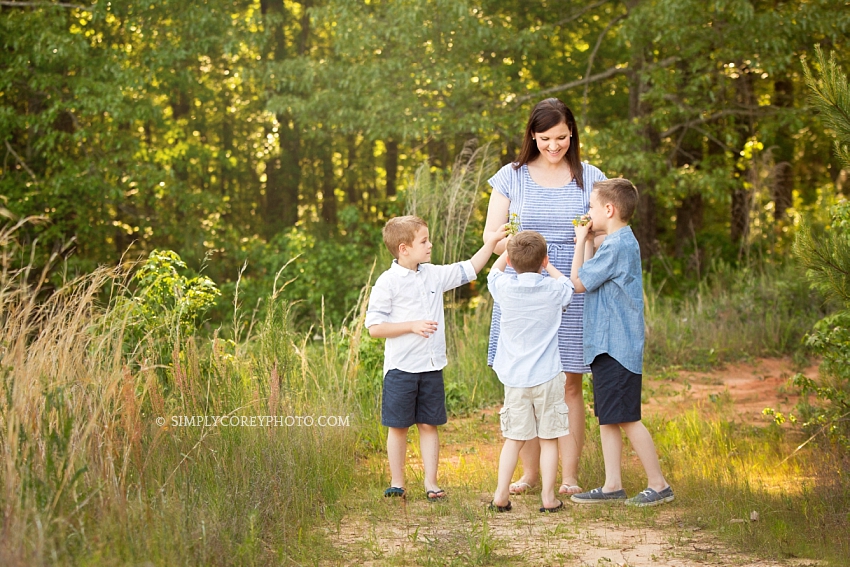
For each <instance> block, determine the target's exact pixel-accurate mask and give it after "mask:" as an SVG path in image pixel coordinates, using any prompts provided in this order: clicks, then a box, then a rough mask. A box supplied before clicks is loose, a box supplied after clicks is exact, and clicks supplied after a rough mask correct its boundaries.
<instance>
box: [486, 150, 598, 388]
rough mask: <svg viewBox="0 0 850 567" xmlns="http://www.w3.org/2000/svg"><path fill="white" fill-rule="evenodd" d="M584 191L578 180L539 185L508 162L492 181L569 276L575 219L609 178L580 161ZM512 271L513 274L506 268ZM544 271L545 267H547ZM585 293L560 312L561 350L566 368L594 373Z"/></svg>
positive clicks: (495, 332)
mask: <svg viewBox="0 0 850 567" xmlns="http://www.w3.org/2000/svg"><path fill="white" fill-rule="evenodd" d="M581 165H582V174H583V176H584V190H582V189H581V188H579V186H578V184H577V183H576V182H575V179H573V180H571V181H570V182H569V184H567V185H566V186H564V187H557V188H551V187H541V186H540V185H538V184H537V183H535V182H534V180H533V179H532V178H531V175H530V174H529V173H528V166H526V165H523V166H522V167H521V168H519V169H514V168H513V164H510V163H509V164H507V165H506V166H504V167H503V168H502V169H500V170H499V172H498V173H496V175H494V176H493V177H491V178H490V180H489V181H488V182H489V183H490V186H491V187H492V188H493V190H494V191H498V192H499V193H501V194H502V195H504V196H505V197H507V198H508V199H510V200H511V206H510V212H511V213H516V214H517V219H518V220H519V223H520V228H521V229H522V230H535V231H537V232H539V233H540V234H542V235H543V237H544V238H545V239H546V242H547V243H548V245H549V246H548V248H549V261H550V262H552V263H553V264H554V265H555V267H556V268H558V270H560V271H561V272H562V273H563V274H564V275H566V276H569V275H570V267H571V266H572V263H573V252H574V251H575V229H574V228H573V219H574V218H576V217H578V216H580V215H583V214H585V213H587V210H588V208H589V207H590V191H591V189H593V184H594V183H596V182H597V181H602V180H603V179H606V177H605V175H604V174H603V173H602V172H601V171H599V169H598V168H596V167H594V166H592V165H589V164H587V163H582V164H581ZM506 271H507V272H508V273H514V272H513V270H512V269H511V268H510V267H508V268H507V269H506ZM544 273H545V272H544ZM583 311H584V294H582V293H577V294H575V295H574V296H573V301H572V303H570V306H569V307H568V308H567V310H566V311H565V312H564V313H563V315H562V316H561V328H560V329H559V330H558V348H559V349H560V351H561V364H562V369H563V371H564V372H572V373H575V374H583V373H586V372H590V367H588V366H585V364H584V353H583V347H582V313H583ZM500 319H501V310H500V309H499V304H498V303H494V305H493V319H492V322H491V325H490V346H489V349H488V352H487V364H489V365H490V366H492V365H493V359H494V358H495V356H496V345H497V343H498V342H499V321H500Z"/></svg>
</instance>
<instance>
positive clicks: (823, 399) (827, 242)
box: [794, 49, 850, 451]
mask: <svg viewBox="0 0 850 567" xmlns="http://www.w3.org/2000/svg"><path fill="white" fill-rule="evenodd" d="M816 56H817V57H816V59H817V63H818V65H819V67H820V70H821V75H820V77H818V78H815V77H814V76H813V75H812V73H811V72H810V71H809V69H808V68H806V82H807V84H808V85H809V87H810V89H811V90H812V100H813V102H814V104H815V106H816V107H817V108H818V109H820V110H821V112H822V113H823V114H824V115H825V119H826V121H827V122H828V123H829V124H830V126H831V127H832V128H833V130H834V132H835V136H836V153H837V154H838V156H839V157H840V158H841V159H842V160H843V161H844V163H845V165H850V159H848V157H850V156H848V153H847V152H848V149H847V144H848V143H850V85H848V83H847V75H846V74H844V73H843V72H842V71H841V69H840V68H839V67H838V64H837V62H836V58H835V56H834V55H832V56H830V59H829V60H828V61H827V60H826V59H825V57H824V56H823V53H822V52H821V51H820V50H819V49H818V50H817V51H816ZM830 216H831V222H830V223H829V225H827V226H826V227H824V228H823V229H818V228H816V227H813V226H811V224H810V223H806V224H805V225H804V226H803V227H802V228H801V230H800V231H799V232H798V234H797V241H796V243H795V250H794V251H795V254H796V256H797V258H798V259H799V261H800V263H801V264H803V266H805V267H806V270H807V275H808V277H809V279H810V280H811V282H812V286H813V287H816V288H818V289H820V290H821V291H822V292H823V293H824V294H826V295H827V296H829V297H831V298H834V299H836V300H837V302H838V303H839V304H840V306H841V310H840V311H839V312H837V313H835V314H834V315H832V316H830V317H827V318H825V319H823V320H821V321H820V322H818V324H817V325H815V327H814V329H813V331H812V332H811V333H810V334H809V335H808V337H807V338H806V345H807V346H808V347H809V348H810V349H812V351H813V352H814V353H815V354H817V355H819V356H821V357H822V363H821V376H822V379H821V381H820V382H815V381H814V380H811V379H808V378H805V377H803V376H797V378H796V379H795V382H796V384H797V385H798V386H799V387H800V389H801V391H802V392H803V393H804V394H814V395H815V397H816V400H817V401H816V403H815V404H813V405H809V404H808V403H805V402H804V403H802V404H801V407H800V411H801V414H802V415H803V417H804V418H805V420H806V421H805V423H804V427H806V428H807V429H808V431H809V432H810V433H813V434H814V435H817V434H818V433H821V432H825V433H826V434H827V436H828V437H829V438H830V439H832V440H835V441H837V442H838V443H839V444H840V445H841V446H843V448H844V450H845V451H850V231H848V227H850V203H848V202H847V201H842V202H840V203H838V204H837V205H836V206H834V207H833V208H832V209H831V211H830Z"/></svg>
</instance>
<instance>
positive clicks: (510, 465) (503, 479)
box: [493, 438, 536, 506]
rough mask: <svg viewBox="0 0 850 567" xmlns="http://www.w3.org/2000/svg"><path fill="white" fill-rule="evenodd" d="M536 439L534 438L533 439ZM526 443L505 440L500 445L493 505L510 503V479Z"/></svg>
mask: <svg viewBox="0 0 850 567" xmlns="http://www.w3.org/2000/svg"><path fill="white" fill-rule="evenodd" d="M535 439H536V438H535ZM528 443H529V442H528V441H517V440H515V439H505V444H504V445H502V453H501V454H500V455H499V480H498V484H497V485H496V492H494V493H493V504H494V505H495V506H507V505H508V502H509V501H510V497H511V495H510V486H511V477H512V476H513V475H514V469H516V462H517V458H518V457H519V455H520V454H521V450H522V449H523V448H524V447H527V446H528Z"/></svg>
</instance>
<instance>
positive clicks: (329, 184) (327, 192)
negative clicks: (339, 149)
mask: <svg viewBox="0 0 850 567" xmlns="http://www.w3.org/2000/svg"><path fill="white" fill-rule="evenodd" d="M331 147H332V146H331V144H330V141H328V143H326V144H322V148H323V150H322V220H323V221H325V223H326V224H327V225H328V227H329V229H330V230H331V231H332V232H336V223H337V215H336V211H337V206H336V194H335V193H334V188H335V187H336V179H335V178H334V163H333V150H332V149H331Z"/></svg>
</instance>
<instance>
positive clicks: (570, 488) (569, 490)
mask: <svg viewBox="0 0 850 567" xmlns="http://www.w3.org/2000/svg"><path fill="white" fill-rule="evenodd" d="M582 492H584V490H582V488H581V487H580V486H579V485H577V484H566V483H565V484H562V485H561V488H559V489H558V494H566V495H568V496H571V495H573V494H581V493H582Z"/></svg>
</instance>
